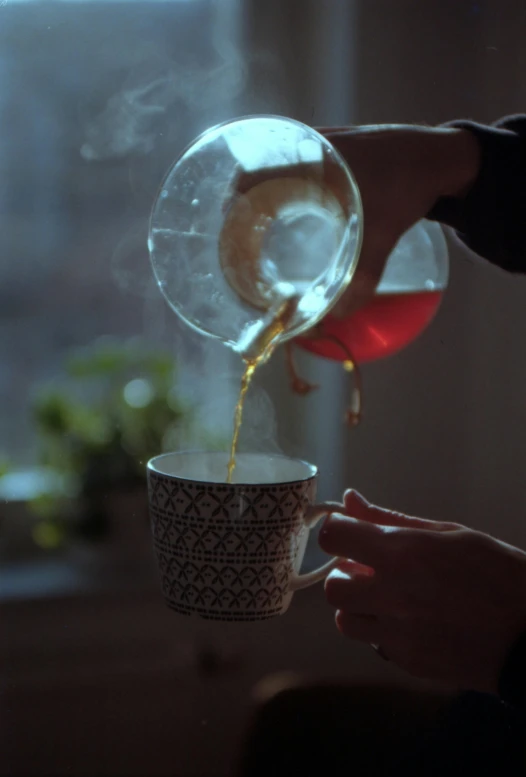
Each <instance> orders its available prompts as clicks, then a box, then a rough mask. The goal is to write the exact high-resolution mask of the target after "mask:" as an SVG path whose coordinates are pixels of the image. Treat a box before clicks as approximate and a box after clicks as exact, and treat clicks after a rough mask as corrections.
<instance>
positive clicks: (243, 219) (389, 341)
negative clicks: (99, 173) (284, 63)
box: [148, 116, 448, 391]
mask: <svg viewBox="0 0 526 777" xmlns="http://www.w3.org/2000/svg"><path fill="white" fill-rule="evenodd" d="M363 224H364V217H363V211H362V204H361V199H360V193H359V190H358V187H357V184H356V182H355V180H354V177H353V174H352V171H351V170H350V169H349V167H348V166H347V164H346V163H345V161H344V160H343V158H342V157H341V156H340V154H339V153H338V152H337V151H336V149H334V148H333V146H332V145H331V144H330V142H329V141H328V140H327V139H326V138H324V137H323V136H322V135H320V134H319V133H318V132H316V131H315V130H313V129H312V128H310V127H308V126H306V125H304V124H301V123H299V122H297V121H294V120H292V119H287V118H282V117H279V116H249V117H245V118H240V119H235V120H233V121H229V122H227V123H225V124H222V125H220V126H217V127H214V128H212V129H209V130H208V131H207V132H205V133H204V134H203V135H201V136H200V137H199V138H198V139H197V140H195V141H194V142H193V143H192V144H191V145H190V146H189V147H188V148H187V149H186V150H185V151H184V152H183V153H182V154H181V156H180V157H179V158H178V159H177V160H176V161H175V163H174V165H173V166H172V168H171V169H170V170H169V171H168V174H167V175H166V177H165V179H164V181H163V183H162V186H161V187H160V190H159V193H158V196H157V198H156V201H155V204H154V207H153V211H152V216H151V221H150V231H149V240H148V246H149V251H150V257H151V262H152V266H153V270H154V274H155V277H156V280H157V283H158V285H159V288H160V290H161V292H162V293H163V295H164V296H165V298H166V300H167V301H168V303H169V305H170V306H171V307H172V308H173V310H174V311H175V312H176V313H177V314H178V316H180V318H181V319H183V320H184V321H185V322H186V323H187V324H188V325H189V326H191V327H192V328H193V329H195V330H197V331H199V332H201V333H203V334H206V335H208V336H210V337H213V338H216V339H218V340H221V341H222V342H223V343H224V344H225V345H227V346H229V347H230V348H232V349H233V350H234V351H236V352H238V353H240V354H241V356H243V357H244V358H245V359H247V358H251V357H252V356H254V355H256V354H258V353H261V343H262V341H263V340H265V338H267V340H268V339H269V337H270V339H272V344H273V346H276V345H279V344H281V343H285V342H289V343H290V341H293V340H294V341H295V342H296V343H297V344H298V345H299V346H300V347H302V348H304V349H306V350H309V351H311V352H312V353H315V354H317V355H319V356H322V357H326V358H329V359H336V360H339V361H342V362H343V363H344V364H345V365H346V366H347V367H348V368H350V367H351V365H352V366H357V364H359V363H361V362H366V361H370V360H372V359H378V358H381V357H385V356H389V355H391V354H393V353H395V352H396V351H398V350H399V349H400V348H403V347H404V346H406V345H407V344H408V343H410V342H411V341H412V340H413V339H414V338H415V337H417V336H418V335H419V334H420V332H422V330H423V329H424V328H425V327H426V326H427V325H428V324H429V322H430V321H431V320H432V318H433V316H434V315H435V313H436V311H437V309H438V306H439V304H440V300H441V296H442V293H443V291H444V289H445V287H446V285H447V280H448V254H447V247H446V242H445V239H444V235H443V232H442V230H441V228H440V227H439V226H438V225H437V224H435V223H432V222H428V221H420V222H418V223H417V224H416V225H415V226H414V227H413V228H412V229H410V230H408V231H407V232H406V233H405V234H404V235H403V237H402V238H401V240H400V241H399V242H398V244H397V245H396V247H395V249H394V250H393V251H392V253H391V255H390V257H389V259H388V262H387V264H386V267H385V270H384V273H383V276H382V278H381V279H380V282H379V284H378V287H377V289H376V294H375V296H374V298H373V299H372V300H371V301H370V302H369V303H367V304H366V305H365V306H364V307H363V308H361V309H359V310H357V311H356V312H354V313H353V314H352V315H350V316H349V317H348V318H344V319H336V318H334V317H332V316H331V315H330V310H331V309H332V307H333V306H334V305H335V303H336V302H337V301H338V299H339V298H340V296H341V295H342V294H343V293H344V291H345V290H346V289H347V288H348V287H349V285H351V288H352V281H353V276H354V273H355V270H356V266H357V263H358V258H359V254H360V248H361V243H362V234H363ZM277 320H279V323H280V326H279V327H275V326H274V327H273V322H274V323H275V322H276V321H277ZM269 333H270V335H269ZM296 388H297V389H298V390H300V391H301V390H302V388H301V382H297V383H296ZM308 388H309V387H308V386H307V384H303V389H304V390H305V391H306V390H308Z"/></svg>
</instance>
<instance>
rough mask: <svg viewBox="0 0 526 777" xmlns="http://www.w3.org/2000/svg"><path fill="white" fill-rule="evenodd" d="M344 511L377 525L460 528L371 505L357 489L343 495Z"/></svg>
mask: <svg viewBox="0 0 526 777" xmlns="http://www.w3.org/2000/svg"><path fill="white" fill-rule="evenodd" d="M343 504H344V507H345V513H346V514H347V515H349V516H351V517H353V518H357V519H358V520H360V521H368V522H370V523H376V524H377V525H378V526H397V527H399V528H403V529H424V530H427V531H441V532H442V531H452V530H453V529H458V528H460V527H459V525H458V524H455V523H448V522H446V521H429V520H427V519H426V518H414V517H413V516H410V515H405V514H404V513H397V512H394V510H388V509H387V508H385V507H378V506H377V505H372V504H371V503H370V502H368V501H367V499H366V498H365V497H364V496H362V495H361V494H360V493H358V491H355V490H354V489H349V490H348V491H346V492H345V493H344V495H343Z"/></svg>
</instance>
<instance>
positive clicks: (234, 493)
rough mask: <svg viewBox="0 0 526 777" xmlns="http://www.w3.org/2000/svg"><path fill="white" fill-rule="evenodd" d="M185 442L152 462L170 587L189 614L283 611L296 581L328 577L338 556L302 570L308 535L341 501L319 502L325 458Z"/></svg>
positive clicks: (163, 573)
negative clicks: (210, 449)
mask: <svg viewBox="0 0 526 777" xmlns="http://www.w3.org/2000/svg"><path fill="white" fill-rule="evenodd" d="M227 462H228V455H227V454H226V453H202V452H198V451H197V452H184V453H167V454H164V455H161V456H157V457H155V458H154V459H152V460H151V461H150V462H149V463H148V491H149V502H150V519H151V528H152V533H153V543H154V550H155V555H156V559H157V563H158V567H159V573H160V577H161V588H162V593H163V596H164V599H165V601H166V603H167V605H168V606H169V607H171V608H172V609H174V610H176V611H177V612H179V613H182V614H185V615H199V616H201V617H202V618H208V619H214V620H223V621H256V620H263V619H267V618H272V617H273V616H275V615H281V614H283V613H284V612H286V610H287V609H288V607H289V604H290V601H291V599H292V595H293V593H294V591H297V590H299V589H301V588H306V587H307V586H310V585H312V584H313V583H316V582H318V581H320V580H323V579H324V578H325V576H326V575H327V574H328V572H329V571H330V570H331V569H332V568H333V567H334V566H335V564H336V563H337V559H332V560H331V561H329V562H328V563H326V564H324V565H323V566H321V567H320V568H319V569H316V570H314V571H312V572H309V573H307V574H300V571H299V570H300V568H301V563H302V561H303V556H304V553H305V548H306V545H307V540H308V535H309V531H310V529H312V528H313V527H314V526H315V525H316V524H317V523H318V521H319V520H320V519H321V518H322V517H323V516H324V515H328V514H329V513H331V512H333V511H336V510H341V507H342V506H341V505H340V504H337V503H335V502H325V503H323V504H315V497H316V485H317V468H316V467H315V466H313V465H312V464H308V463H306V462H304V461H300V460H297V459H289V458H286V457H284V456H274V455H267V454H256V453H254V454H239V456H238V461H237V468H236V478H235V481H236V482H234V483H232V484H227V483H225V472H226V467H227Z"/></svg>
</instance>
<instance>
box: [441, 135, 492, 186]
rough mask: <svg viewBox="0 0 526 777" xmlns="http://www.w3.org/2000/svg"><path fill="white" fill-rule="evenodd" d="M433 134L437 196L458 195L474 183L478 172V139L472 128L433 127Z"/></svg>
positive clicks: (479, 152)
mask: <svg viewBox="0 0 526 777" xmlns="http://www.w3.org/2000/svg"><path fill="white" fill-rule="evenodd" d="M433 134H434V146H435V153H434V155H433V162H434V174H435V176H436V181H437V188H438V190H439V194H438V196H439V197H453V198H456V199H462V198H463V197H465V196H466V194H467V193H468V192H469V190H470V189H471V187H472V186H473V184H474V183H475V181H476V178H477V176H478V173H479V169H480V158H481V151H480V145H479V142H478V140H477V138H476V137H475V135H474V134H473V133H472V132H470V131H469V130H465V129H454V128H436V129H435V130H434V131H433Z"/></svg>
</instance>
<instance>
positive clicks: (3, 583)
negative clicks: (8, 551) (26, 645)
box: [0, 547, 158, 602]
mask: <svg viewBox="0 0 526 777" xmlns="http://www.w3.org/2000/svg"><path fill="white" fill-rule="evenodd" d="M156 587H158V581H157V576H156V570H155V566H154V561H153V558H152V556H151V555H150V549H149V548H145V550H144V553H142V554H141V555H138V554H137V555H136V556H134V557H124V556H120V555H119V554H118V552H117V551H116V550H115V549H113V548H111V549H106V548H104V547H96V548H93V549H92V548H89V547H80V548H72V549H71V550H69V551H67V552H66V553H65V554H64V555H63V556H55V557H53V558H51V557H50V558H38V559H34V560H28V559H25V560H23V561H11V562H3V563H2V565H1V567H0V601H1V602H9V601H21V600H23V601H29V600H39V599H54V598H67V597H76V596H86V595H93V594H95V595H96V594H103V593H113V592H115V593H125V592H138V591H145V590H153V589H155V588H156Z"/></svg>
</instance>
